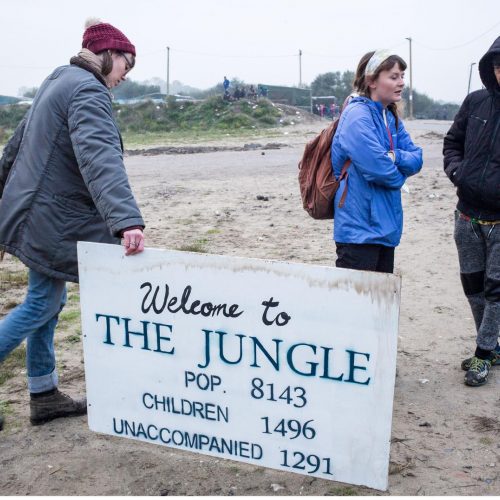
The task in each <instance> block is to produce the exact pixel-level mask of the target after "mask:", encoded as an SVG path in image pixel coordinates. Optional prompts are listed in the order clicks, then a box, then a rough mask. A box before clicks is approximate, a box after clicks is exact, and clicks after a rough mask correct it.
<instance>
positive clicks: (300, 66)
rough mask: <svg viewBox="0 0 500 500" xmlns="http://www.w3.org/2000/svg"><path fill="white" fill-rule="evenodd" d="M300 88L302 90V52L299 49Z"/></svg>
mask: <svg viewBox="0 0 500 500" xmlns="http://www.w3.org/2000/svg"><path fill="white" fill-rule="evenodd" d="M299 88H302V50H300V49H299Z"/></svg>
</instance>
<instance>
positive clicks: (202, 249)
mask: <svg viewBox="0 0 500 500" xmlns="http://www.w3.org/2000/svg"><path fill="white" fill-rule="evenodd" d="M207 243H208V240H207V239H205V238H202V239H199V240H196V241H193V242H192V243H187V244H185V245H181V246H180V247H178V248H177V250H182V251H183V252H197V253H206V251H207V249H206V246H205V245H206V244H207Z"/></svg>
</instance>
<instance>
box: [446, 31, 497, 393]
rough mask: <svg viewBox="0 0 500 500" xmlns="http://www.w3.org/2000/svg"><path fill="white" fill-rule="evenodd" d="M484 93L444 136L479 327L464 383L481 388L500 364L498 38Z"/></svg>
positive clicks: (464, 277) (464, 273)
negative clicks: (499, 341)
mask: <svg viewBox="0 0 500 500" xmlns="http://www.w3.org/2000/svg"><path fill="white" fill-rule="evenodd" d="M479 74H480V76H481V80H482V82H483V84H484V86H485V89H483V90H478V91H476V92H472V93H471V94H469V95H468V96H467V97H466V98H465V100H464V102H463V104H462V106H461V108H460V110H459V112H458V114H457V116H456V117H455V120H454V122H453V125H452V126H451V128H450V130H449V131H448V134H447V135H446V137H445V138H444V148H443V153H444V171H445V172H446V175H447V176H448V177H449V178H450V180H451V182H452V183H453V184H454V185H455V186H456V188H457V196H458V204H457V209H456V211H455V235H454V237H455V242H456V245H457V249H458V260H459V263H460V279H461V281H462V287H463V290H464V293H465V296H466V297H467V300H468V301H469V305H470V308H471V310H472V315H473V317H474V323H475V327H476V333H477V335H476V350H475V352H474V355H473V356H472V357H470V358H467V359H465V360H464V361H462V369H463V370H465V371H466V372H467V373H466V374H465V380H464V381H465V383H466V384H467V385H470V386H473V387H474V386H479V385H483V384H485V383H486V382H487V380H488V374H489V371H490V368H491V366H492V365H500V346H499V344H498V336H499V334H500V37H498V38H497V39H496V40H495V42H494V43H493V45H492V46H491V48H490V49H489V50H488V52H486V54H485V55H484V56H483V57H482V59H481V60H480V61H479Z"/></svg>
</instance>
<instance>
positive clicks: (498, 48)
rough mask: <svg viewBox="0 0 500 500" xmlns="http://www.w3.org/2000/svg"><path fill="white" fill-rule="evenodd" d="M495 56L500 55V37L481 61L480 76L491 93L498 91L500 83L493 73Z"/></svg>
mask: <svg viewBox="0 0 500 500" xmlns="http://www.w3.org/2000/svg"><path fill="white" fill-rule="evenodd" d="M495 54H496V55H500V36H499V37H498V38H497V39H496V40H495V41H494V42H493V45H492V46H491V47H490V48H489V50H488V52H486V54H484V56H483V57H482V58H481V60H480V61H479V76H480V77H481V81H482V82H483V85H484V86H485V87H486V88H487V89H488V90H489V91H490V92H493V91H495V90H498V82H497V79H496V77H495V73H494V71H493V55H495Z"/></svg>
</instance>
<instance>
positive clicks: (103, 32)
mask: <svg viewBox="0 0 500 500" xmlns="http://www.w3.org/2000/svg"><path fill="white" fill-rule="evenodd" d="M82 48H84V49H88V50H90V51H91V52H93V53H94V54H98V53H99V52H102V51H103V50H107V49H114V50H120V51H122V52H130V53H131V54H133V55H134V56H135V47H134V45H132V43H131V42H130V40H129V39H128V38H127V37H126V36H125V35H124V34H123V33H122V32H121V31H120V30H119V29H116V28H115V27H114V26H111V24H108V23H98V24H94V25H93V26H89V27H88V28H87V29H86V30H85V33H84V34H83V42H82Z"/></svg>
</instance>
